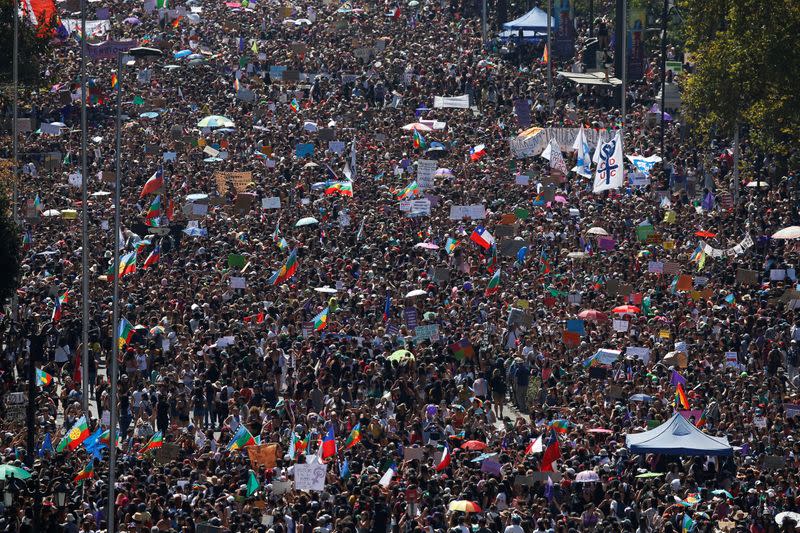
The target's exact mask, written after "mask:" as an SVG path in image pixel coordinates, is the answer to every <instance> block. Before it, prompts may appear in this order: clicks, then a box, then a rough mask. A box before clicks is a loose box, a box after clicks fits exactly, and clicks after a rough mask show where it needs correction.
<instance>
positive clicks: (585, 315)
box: [578, 309, 608, 322]
mask: <svg viewBox="0 0 800 533" xmlns="http://www.w3.org/2000/svg"><path fill="white" fill-rule="evenodd" d="M578 318H582V319H583V320H594V321H595V322H602V321H604V320H608V315H607V314H605V313H604V312H602V311H598V310H597V309H586V310H585V311H581V312H580V313H578Z"/></svg>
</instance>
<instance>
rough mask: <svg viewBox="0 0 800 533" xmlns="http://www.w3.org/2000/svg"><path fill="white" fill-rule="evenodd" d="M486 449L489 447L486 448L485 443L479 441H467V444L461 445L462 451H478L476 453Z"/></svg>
mask: <svg viewBox="0 0 800 533" xmlns="http://www.w3.org/2000/svg"><path fill="white" fill-rule="evenodd" d="M488 447H489V446H487V444H486V443H485V442H483V441H479V440H468V441H467V442H465V443H464V444H462V445H461V448H462V449H464V450H473V451H474V450H478V451H481V450H485V449H486V448H488Z"/></svg>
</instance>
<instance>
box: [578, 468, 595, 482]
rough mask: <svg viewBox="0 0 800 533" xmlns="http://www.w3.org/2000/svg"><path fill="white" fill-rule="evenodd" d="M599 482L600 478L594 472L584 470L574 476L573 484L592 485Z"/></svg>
mask: <svg viewBox="0 0 800 533" xmlns="http://www.w3.org/2000/svg"><path fill="white" fill-rule="evenodd" d="M596 481H600V476H598V475H597V472H595V471H594V470H584V471H583V472H578V475H577V476H575V483H594V482H596Z"/></svg>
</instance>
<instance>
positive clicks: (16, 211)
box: [11, 1, 19, 317]
mask: <svg viewBox="0 0 800 533" xmlns="http://www.w3.org/2000/svg"><path fill="white" fill-rule="evenodd" d="M11 8H12V9H11V11H13V12H14V47H13V48H14V57H13V61H12V64H13V66H12V71H13V74H12V76H13V78H14V105H13V108H14V111H13V113H14V120H13V123H12V125H11V131H12V134H13V136H14V139H13V142H12V145H13V152H14V155H13V159H12V160H11V165H12V166H11V172H12V183H11V185H12V188H13V189H12V190H13V192H12V200H13V202H12V210H13V214H14V222H15V223H16V224H19V206H18V205H17V204H19V185H18V183H17V180H18V179H19V175H18V170H19V139H18V137H19V130H18V125H17V115H19V59H18V56H19V13H18V9H19V6H18V5H17V2H16V1H15V2H12V3H11ZM16 299H17V297H16V291H15V292H14V302H13V303H14V305H12V312H13V316H14V317H16V316H17V306H16Z"/></svg>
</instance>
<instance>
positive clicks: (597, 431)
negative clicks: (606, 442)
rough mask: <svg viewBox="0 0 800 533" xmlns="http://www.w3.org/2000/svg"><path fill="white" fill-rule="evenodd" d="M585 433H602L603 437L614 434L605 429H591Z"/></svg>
mask: <svg viewBox="0 0 800 533" xmlns="http://www.w3.org/2000/svg"><path fill="white" fill-rule="evenodd" d="M587 433H602V434H604V435H611V434H612V433H614V432H613V431H611V430H610V429H606V428H592V429H589V430H587Z"/></svg>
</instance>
